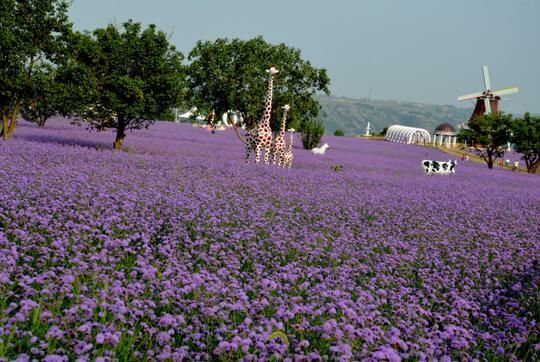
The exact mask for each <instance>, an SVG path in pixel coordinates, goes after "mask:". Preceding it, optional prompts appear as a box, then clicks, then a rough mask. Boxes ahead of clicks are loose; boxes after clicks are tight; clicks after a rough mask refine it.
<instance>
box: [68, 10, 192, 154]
mask: <svg viewBox="0 0 540 362" xmlns="http://www.w3.org/2000/svg"><path fill="white" fill-rule="evenodd" d="M75 48H76V60H77V62H78V64H79V65H82V66H83V67H82V68H81V67H77V66H76V65H75V64H73V65H72V70H75V72H74V73H70V74H76V75H77V76H78V77H81V78H83V79H85V82H87V83H86V84H89V85H90V89H89V90H88V91H86V92H85V93H86V94H87V97H88V99H87V100H86V101H85V102H82V104H79V105H78V108H79V109H78V110H77V112H76V113H78V115H79V116H80V117H81V118H82V119H84V120H85V121H86V122H88V123H89V124H90V126H91V127H94V128H97V129H102V128H114V129H116V139H115V141H114V148H115V149H119V148H120V147H121V146H122V142H123V140H124V138H125V137H126V133H125V132H126V131H127V130H131V129H140V128H143V127H144V128H147V127H148V126H149V125H150V124H151V123H153V122H154V120H155V119H156V118H158V117H159V116H160V115H161V114H163V113H164V112H166V111H167V110H168V109H170V108H171V107H173V106H175V105H176V104H177V103H178V101H179V98H180V95H181V92H182V91H183V89H184V83H185V82H184V79H185V78H184V66H183V65H182V60H183V55H182V53H180V52H178V51H176V49H175V48H174V46H172V45H170V44H169V41H168V38H167V35H166V34H165V33H164V32H162V31H159V30H157V28H156V26H155V25H149V26H148V27H147V28H146V29H144V30H142V28H141V24H140V23H136V22H133V21H132V20H130V21H128V22H126V23H124V24H123V29H119V28H118V27H116V26H114V25H109V26H107V27H106V28H104V29H97V30H95V31H94V32H93V33H92V34H78V38H77V40H76V46H75ZM88 78H90V79H88Z"/></svg>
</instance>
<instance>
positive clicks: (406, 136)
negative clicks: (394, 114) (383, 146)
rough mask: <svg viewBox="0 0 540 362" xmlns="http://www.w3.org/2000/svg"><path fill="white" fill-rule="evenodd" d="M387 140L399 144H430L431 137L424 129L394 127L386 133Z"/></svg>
mask: <svg viewBox="0 0 540 362" xmlns="http://www.w3.org/2000/svg"><path fill="white" fill-rule="evenodd" d="M384 139H385V140H387V141H390V142H399V143H407V144H408V143H429V142H431V135H430V134H429V132H428V131H426V130H425V129H423V128H415V127H406V126H399V125H393V126H390V127H389V128H388V131H386V136H385V137H384Z"/></svg>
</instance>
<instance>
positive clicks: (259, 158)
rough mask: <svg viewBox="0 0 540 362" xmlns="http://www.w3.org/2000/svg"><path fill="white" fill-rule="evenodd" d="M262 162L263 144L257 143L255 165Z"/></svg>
mask: <svg viewBox="0 0 540 362" xmlns="http://www.w3.org/2000/svg"><path fill="white" fill-rule="evenodd" d="M260 160H261V144H260V143H257V145H256V146H255V163H256V164H258V163H259V161H260Z"/></svg>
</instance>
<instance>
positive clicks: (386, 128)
mask: <svg viewBox="0 0 540 362" xmlns="http://www.w3.org/2000/svg"><path fill="white" fill-rule="evenodd" d="M386 132H388V127H384V128H383V129H382V131H381V133H379V136H382V137H384V136H386Z"/></svg>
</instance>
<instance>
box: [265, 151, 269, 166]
mask: <svg viewBox="0 0 540 362" xmlns="http://www.w3.org/2000/svg"><path fill="white" fill-rule="evenodd" d="M264 163H265V165H268V164H269V163H270V147H265V148H264Z"/></svg>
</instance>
